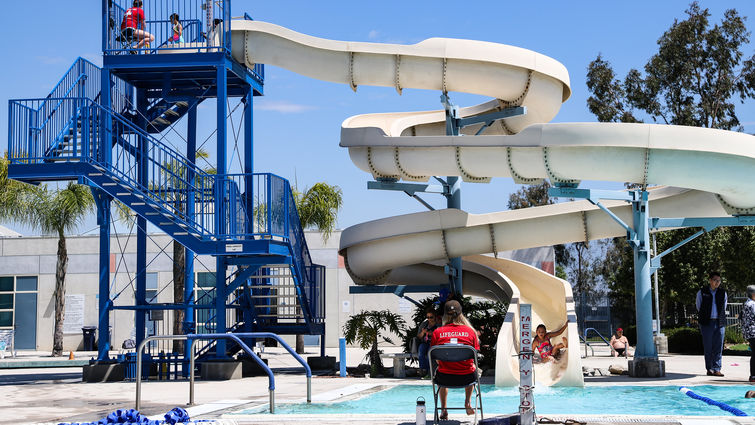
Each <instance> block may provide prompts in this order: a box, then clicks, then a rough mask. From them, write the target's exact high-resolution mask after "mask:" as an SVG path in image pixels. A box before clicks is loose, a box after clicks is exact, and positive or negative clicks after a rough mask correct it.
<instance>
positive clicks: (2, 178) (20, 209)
mask: <svg viewBox="0 0 755 425" xmlns="http://www.w3.org/2000/svg"><path fill="white" fill-rule="evenodd" d="M8 162H9V161H8V152H5V154H4V155H3V156H2V158H0V218H2V219H5V220H11V221H17V222H22V221H24V220H23V218H24V217H26V216H27V213H28V211H29V198H28V195H29V194H30V193H32V192H33V191H34V190H35V189H36V187H35V186H32V185H29V184H26V183H21V182H19V181H17V180H11V179H9V178H8Z"/></svg>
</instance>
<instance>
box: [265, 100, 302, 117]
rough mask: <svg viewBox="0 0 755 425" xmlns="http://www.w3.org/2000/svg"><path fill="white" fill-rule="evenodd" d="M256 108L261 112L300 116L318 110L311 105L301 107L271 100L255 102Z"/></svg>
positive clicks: (283, 101)
mask: <svg viewBox="0 0 755 425" xmlns="http://www.w3.org/2000/svg"><path fill="white" fill-rule="evenodd" d="M254 108H255V109H257V110H259V111H273V112H280V113H282V114H298V113H301V112H305V111H311V110H313V109H317V108H315V107H314V106H311V105H300V104H297V103H291V102H287V101H285V100H271V101H258V102H255V104H254Z"/></svg>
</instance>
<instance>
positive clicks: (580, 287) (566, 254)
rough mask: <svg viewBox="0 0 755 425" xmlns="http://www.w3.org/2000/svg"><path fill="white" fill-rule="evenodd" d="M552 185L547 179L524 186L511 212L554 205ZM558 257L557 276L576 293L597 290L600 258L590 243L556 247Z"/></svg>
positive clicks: (515, 195)
mask: <svg viewBox="0 0 755 425" xmlns="http://www.w3.org/2000/svg"><path fill="white" fill-rule="evenodd" d="M550 188H551V185H550V183H549V182H548V181H547V180H546V181H543V182H542V183H540V184H536V185H530V186H524V187H521V188H520V189H519V190H517V191H516V192H514V193H512V194H510V195H509V203H508V207H509V209H510V210H516V209H520V208H529V207H537V206H541V205H551V204H553V203H554V201H553V199H552V198H551V197H550V196H549V195H548V189H550ZM553 250H554V251H555V256H556V276H558V277H559V278H562V279H565V280H568V281H569V282H571V283H572V286H574V289H575V290H576V292H590V291H592V290H594V289H595V286H596V285H597V282H598V279H597V278H596V273H595V267H594V263H595V261H596V258H597V257H596V255H595V252H594V251H593V250H591V249H590V246H589V244H588V243H587V242H575V243H570V244H560V245H554V246H553Z"/></svg>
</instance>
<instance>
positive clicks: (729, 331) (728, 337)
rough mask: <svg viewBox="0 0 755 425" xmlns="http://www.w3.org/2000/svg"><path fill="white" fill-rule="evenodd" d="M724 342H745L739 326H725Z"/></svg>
mask: <svg viewBox="0 0 755 425" xmlns="http://www.w3.org/2000/svg"><path fill="white" fill-rule="evenodd" d="M724 342H725V343H727V344H741V343H743V342H745V338H744V337H743V336H742V331H741V330H740V329H739V326H737V325H734V326H727V327H726V333H724Z"/></svg>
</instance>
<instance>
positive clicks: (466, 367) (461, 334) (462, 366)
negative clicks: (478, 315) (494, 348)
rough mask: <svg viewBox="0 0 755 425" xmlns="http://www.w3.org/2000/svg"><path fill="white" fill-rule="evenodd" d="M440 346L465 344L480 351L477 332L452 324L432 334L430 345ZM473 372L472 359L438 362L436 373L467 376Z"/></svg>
mask: <svg viewBox="0 0 755 425" xmlns="http://www.w3.org/2000/svg"><path fill="white" fill-rule="evenodd" d="M441 344H465V345H471V346H472V347H474V348H475V349H476V350H479V349H480V340H479V339H477V332H475V330H474V329H472V328H470V327H469V326H465V325H456V324H453V323H449V324H447V325H445V326H441V327H439V328H438V329H436V330H435V332H433V339H432V341H431V342H430V345H441ZM474 371H475V368H474V360H472V359H469V360H464V361H461V362H443V361H440V360H438V372H442V373H447V374H449V375H468V374H470V373H472V372H474Z"/></svg>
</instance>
